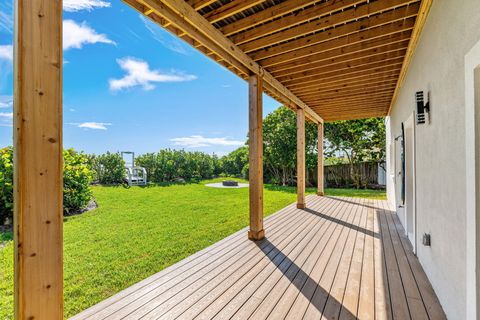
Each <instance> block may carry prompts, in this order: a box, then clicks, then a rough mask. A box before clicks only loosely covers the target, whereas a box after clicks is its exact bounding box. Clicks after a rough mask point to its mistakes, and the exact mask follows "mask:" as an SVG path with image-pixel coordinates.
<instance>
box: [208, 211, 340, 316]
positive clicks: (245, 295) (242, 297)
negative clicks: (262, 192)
mask: <svg viewBox="0 0 480 320" xmlns="http://www.w3.org/2000/svg"><path fill="white" fill-rule="evenodd" d="M333 205H334V206H336V209H335V210H334V211H333V212H336V213H333V215H334V216H335V215H340V214H341V213H343V212H344V211H343V210H342V209H341V206H339V205H338V204H333ZM319 208H320V207H317V206H311V203H309V204H308V208H307V210H308V209H310V210H318V209H319ZM317 220H319V219H317ZM319 221H321V222H322V226H321V228H320V230H319V231H318V232H316V235H315V237H313V238H312V239H310V240H309V241H308V242H307V245H306V246H305V247H304V248H305V249H304V250H303V251H302V252H301V254H298V255H292V254H290V255H284V259H283V261H282V262H281V263H275V262H274V263H272V264H270V265H269V267H268V268H266V269H265V270H263V271H262V272H265V273H267V274H268V276H266V277H265V278H264V279H262V278H261V277H260V278H256V279H255V281H252V282H250V283H249V284H248V287H246V288H244V289H243V290H242V291H241V292H240V293H239V294H238V295H236V296H235V298H234V299H232V300H231V301H230V302H229V303H228V304H227V305H226V306H225V307H224V308H223V309H222V310H221V311H220V312H219V313H218V314H217V315H216V316H215V318H217V319H230V318H235V319H247V318H248V317H249V316H250V315H251V313H252V311H253V310H255V309H256V308H257V307H258V306H259V305H260V303H262V301H263V300H264V299H265V297H266V296H267V295H268V294H269V293H270V292H271V291H272V287H274V286H275V283H278V281H279V280H280V279H281V278H282V277H285V276H286V274H291V273H292V271H291V270H293V269H295V265H301V264H302V269H303V268H304V267H305V265H304V262H305V261H307V260H308V258H309V257H311V256H312V254H314V253H316V252H318V250H316V247H317V246H318V245H319V244H321V243H322V242H323V241H325V240H324V239H326V238H328V236H329V235H330V234H331V232H330V230H331V229H333V228H332V223H331V222H330V221H327V220H319ZM297 270H298V269H297ZM250 297H253V299H252V300H250ZM240 307H241V310H238V309H239V308H240Z"/></svg>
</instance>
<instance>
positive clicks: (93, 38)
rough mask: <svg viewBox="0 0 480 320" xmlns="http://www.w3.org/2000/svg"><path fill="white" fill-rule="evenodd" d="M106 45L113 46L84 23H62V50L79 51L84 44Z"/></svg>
mask: <svg viewBox="0 0 480 320" xmlns="http://www.w3.org/2000/svg"><path fill="white" fill-rule="evenodd" d="M91 43H107V44H113V45H115V42H114V41H112V40H110V39H108V37H107V36H106V35H105V34H100V33H97V32H96V31H95V30H93V29H92V28H90V27H89V26H88V25H87V23H86V22H85V21H84V22H82V23H81V24H78V23H76V22H75V21H73V20H64V21H63V49H64V50H68V49H71V48H75V49H80V48H82V47H83V45H84V44H91Z"/></svg>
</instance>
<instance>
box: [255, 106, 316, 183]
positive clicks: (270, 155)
mask: <svg viewBox="0 0 480 320" xmlns="http://www.w3.org/2000/svg"><path fill="white" fill-rule="evenodd" d="M316 144H317V126H316V125H315V124H313V123H310V122H307V123H305V148H306V159H305V162H306V167H307V172H308V169H314V168H315V167H316V163H317V148H316ZM263 157H264V166H265V176H266V177H267V180H269V181H270V182H272V183H276V184H281V185H287V184H293V182H294V177H295V175H296V165H297V120H296V114H295V113H294V112H293V111H292V110H290V109H288V108H287V107H280V108H278V109H277V110H275V111H273V112H271V113H270V114H268V115H267V117H266V118H265V119H264V120H263ZM308 180H309V179H308V177H307V181H308Z"/></svg>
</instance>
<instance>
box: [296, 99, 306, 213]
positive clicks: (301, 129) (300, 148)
mask: <svg viewBox="0 0 480 320" xmlns="http://www.w3.org/2000/svg"><path fill="white" fill-rule="evenodd" d="M297 208H299V209H305V111H304V110H303V109H301V108H298V109H297Z"/></svg>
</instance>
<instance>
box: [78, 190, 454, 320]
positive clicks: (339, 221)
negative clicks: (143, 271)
mask: <svg viewBox="0 0 480 320" xmlns="http://www.w3.org/2000/svg"><path fill="white" fill-rule="evenodd" d="M265 230H266V235H267V237H266V238H265V239H264V240H262V241H260V242H252V241H249V240H247V237H246V229H244V230H241V231H239V232H237V233H235V234H233V235H231V236H229V237H227V238H225V239H223V240H221V241H220V242H218V243H216V244H214V245H212V246H210V247H208V248H206V249H204V250H202V251H200V252H198V253H196V254H194V255H192V256H190V257H188V258H187V259H185V260H182V261H180V262H178V263H177V264H175V265H173V266H171V267H169V268H167V269H165V270H163V271H161V272H159V273H157V274H155V275H153V276H151V277H149V278H147V279H145V280H144V281H142V282H139V283H137V284H135V285H134V286H132V287H130V288H128V289H126V290H124V291H122V292H120V293H118V294H117V295H114V296H113V297H111V298H109V299H107V300H105V301H103V302H101V303H99V304H98V305H95V306H93V307H91V308H89V309H87V310H85V311H84V312H82V313H80V314H78V315H77V316H75V317H74V318H73V319H76V320H78V319H177V318H178V319H231V318H233V319H255V320H257V319H402V320H403V319H445V315H444V313H443V311H442V308H441V306H440V304H439V302H438V300H437V297H436V295H435V293H434V291H433V289H432V287H431V285H430V282H429V281H428V279H427V277H426V275H425V273H424V271H423V269H422V267H421V266H420V264H419V262H418V260H417V258H416V257H415V256H414V254H413V252H412V249H411V245H410V243H409V241H408V240H407V239H406V237H405V235H404V234H405V233H404V230H403V228H402V226H401V224H400V222H399V220H398V218H397V216H396V214H395V213H394V212H393V211H392V209H391V208H389V207H388V204H387V202H386V201H381V200H368V199H360V198H343V197H342V198H340V197H318V196H309V197H308V198H307V209H305V210H299V209H296V207H295V205H293V204H292V205H290V206H288V207H286V208H284V209H282V210H280V211H279V212H277V213H276V214H274V215H272V216H270V217H268V218H267V219H265Z"/></svg>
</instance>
